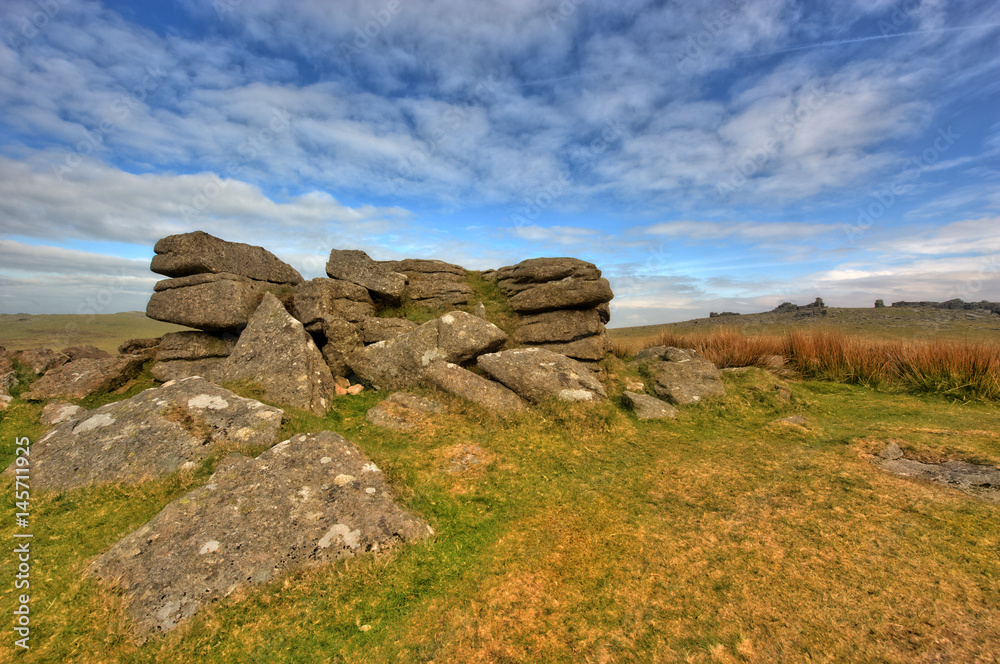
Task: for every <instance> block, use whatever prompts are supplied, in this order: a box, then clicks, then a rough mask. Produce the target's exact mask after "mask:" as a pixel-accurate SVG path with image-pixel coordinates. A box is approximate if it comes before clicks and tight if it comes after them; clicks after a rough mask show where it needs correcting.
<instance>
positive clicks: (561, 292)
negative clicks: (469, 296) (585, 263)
mask: <svg viewBox="0 0 1000 664" xmlns="http://www.w3.org/2000/svg"><path fill="white" fill-rule="evenodd" d="M613 297H614V293H613V292H612V291H611V284H609V283H608V280H607V279H597V280H596V281H590V280H584V279H577V278H574V277H568V278H566V279H563V280H562V281H550V282H547V283H544V284H539V285H537V286H533V287H531V288H528V289H526V290H523V291H521V292H519V293H517V294H516V295H514V296H512V297H511V298H510V306H511V308H512V309H513V310H514V311H516V312H518V313H521V314H530V313H539V312H542V311H554V310H556V309H590V308H594V307H596V306H598V305H600V304H603V303H605V302H610V301H611V299H612V298H613Z"/></svg>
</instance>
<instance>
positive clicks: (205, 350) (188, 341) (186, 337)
mask: <svg viewBox="0 0 1000 664" xmlns="http://www.w3.org/2000/svg"><path fill="white" fill-rule="evenodd" d="M237 339H238V337H237V336H236V335H235V334H211V333H209V332H195V331H191V332H170V333H169V334H164V335H163V338H162V339H161V340H160V345H159V350H158V352H157V359H159V360H161V361H164V360H202V359H204V358H206V357H229V356H230V355H231V354H232V352H233V349H234V348H236V341H237Z"/></svg>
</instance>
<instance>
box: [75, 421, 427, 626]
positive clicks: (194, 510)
mask: <svg viewBox="0 0 1000 664" xmlns="http://www.w3.org/2000/svg"><path fill="white" fill-rule="evenodd" d="M431 534H433V531H432V530H431V528H430V527H429V526H428V525H427V524H426V523H425V522H424V521H422V520H421V519H419V518H417V517H416V516H414V515H412V514H410V513H408V512H406V511H405V510H403V509H402V508H400V507H399V505H397V504H396V502H395V500H394V499H393V496H392V494H391V491H390V489H389V486H388V484H387V483H386V481H385V478H384V476H383V474H382V472H381V471H380V470H379V469H378V468H377V467H376V466H375V465H374V464H373V463H371V462H370V461H369V460H368V459H367V458H366V457H365V456H364V454H362V453H361V452H360V451H359V450H358V449H357V448H356V447H355V446H354V445H353V444H351V443H350V442H349V441H347V440H346V439H345V438H343V437H342V436H339V435H338V434H335V433H332V432H329V431H323V432H320V433H315V434H299V435H296V436H294V437H292V438H291V439H290V440H287V441H285V442H283V443H279V444H278V445H275V446H274V447H272V448H271V449H269V450H267V451H266V452H264V453H263V454H261V455H260V456H259V457H257V458H256V459H252V458H248V457H243V456H240V455H230V456H229V457H227V458H226V459H224V460H223V462H222V464H220V467H219V468H218V470H216V472H215V474H214V475H212V477H211V478H210V479H209V483H208V484H207V485H205V486H204V487H201V488H198V489H195V490H193V491H191V492H190V493H188V494H187V495H185V496H184V497H182V498H179V499H177V500H175V501H174V502H172V503H170V504H169V505H167V506H166V507H165V508H164V509H163V511H161V512H160V513H159V514H158V515H156V517H154V518H153V519H152V520H151V521H150V522H149V523H147V524H146V525H144V526H143V527H141V528H139V529H138V530H136V531H135V532H133V533H132V534H130V535H128V536H127V537H125V538H124V539H122V540H121V541H120V542H118V543H117V544H115V545H114V546H113V547H111V549H110V550H108V551H107V553H105V554H104V555H102V556H101V557H100V558H98V559H97V560H96V561H95V562H94V564H93V566H92V567H91V569H90V573H91V574H93V575H94V576H97V577H98V578H100V579H102V580H103V581H104V582H105V583H107V584H109V585H114V586H117V587H119V588H121V589H122V590H123V591H124V593H125V595H126V597H127V599H128V601H129V608H130V611H131V613H132V615H133V616H134V618H135V620H136V631H137V632H138V633H139V635H140V636H146V637H148V636H151V635H153V634H155V633H158V632H167V631H169V630H171V629H173V628H174V627H176V626H177V625H178V624H179V623H180V622H181V621H182V620H184V619H185V618H187V617H189V616H191V615H192V614H194V613H195V612H197V611H198V610H199V609H201V608H203V607H205V606H207V605H208V604H210V603H211V602H214V601H216V600H218V599H221V598H223V597H226V596H227V595H230V594H232V593H233V592H234V591H236V590H237V589H239V588H242V587H244V586H247V585H249V584H255V583H264V582H266V581H268V580H270V579H272V578H274V577H276V576H277V575H280V574H282V573H284V572H288V571H291V570H295V569H299V568H302V567H308V566H313V565H318V564H322V563H326V562H329V561H333V560H337V559H341V558H348V557H352V556H355V555H359V554H363V553H367V552H375V551H379V550H382V549H386V548H389V547H391V546H393V545H394V544H397V543H399V542H408V541H412V540H419V539H422V538H425V537H428V536H429V535H431Z"/></svg>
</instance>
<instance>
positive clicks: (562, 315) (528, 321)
mask: <svg viewBox="0 0 1000 664" xmlns="http://www.w3.org/2000/svg"><path fill="white" fill-rule="evenodd" d="M602 333H604V323H602V322H601V315H600V314H599V313H598V312H597V310H596V309H583V310H574V309H563V310H560V311H549V312H546V313H541V314H531V315H529V316H522V317H521V318H520V319H519V320H518V323H517V333H516V334H515V337H514V338H515V339H516V340H517V341H518V342H520V343H525V344H545V343H559V342H561V343H565V342H568V341H575V340H577V339H582V338H583V337H589V336H593V335H597V334H602ZM602 357H603V355H602Z"/></svg>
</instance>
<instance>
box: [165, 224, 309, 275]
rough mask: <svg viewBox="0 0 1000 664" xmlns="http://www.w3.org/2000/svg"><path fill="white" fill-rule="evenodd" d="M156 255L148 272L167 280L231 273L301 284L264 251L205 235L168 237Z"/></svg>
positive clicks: (194, 234) (295, 272) (288, 268)
mask: <svg viewBox="0 0 1000 664" xmlns="http://www.w3.org/2000/svg"><path fill="white" fill-rule="evenodd" d="M153 251H155V252H156V254H157V255H156V256H154V257H153V261H152V263H151V264H150V266H149V269H151V270H152V271H153V272H156V273H157V274H162V275H165V276H168V277H186V276H189V275H192V274H202V273H220V272H229V273H232V274H238V275H241V276H244V277H249V278H251V279H256V280H258V281H270V282H273V283H278V284H298V283H301V282H302V275H301V274H299V273H298V272H297V271H296V270H295V269H293V268H292V267H291V266H290V265H288V263H285V262H284V261H282V260H280V259H279V258H278V257H277V256H275V255H274V254H272V253H271V252H270V251H268V250H266V249H264V248H263V247H256V246H253V245H249V244H243V243H241V242H226V241H225V240H220V239H219V238H217V237H214V236H212V235H209V234H208V233H203V232H202V231H194V232H193V233H184V234H181V235H170V236H168V237H165V238H163V239H162V240H160V241H159V242H157V243H156V245H155V246H154V247H153Z"/></svg>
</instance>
